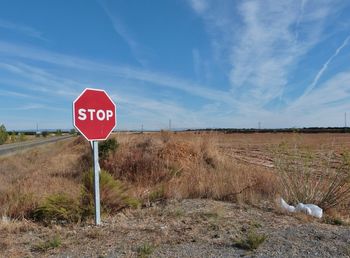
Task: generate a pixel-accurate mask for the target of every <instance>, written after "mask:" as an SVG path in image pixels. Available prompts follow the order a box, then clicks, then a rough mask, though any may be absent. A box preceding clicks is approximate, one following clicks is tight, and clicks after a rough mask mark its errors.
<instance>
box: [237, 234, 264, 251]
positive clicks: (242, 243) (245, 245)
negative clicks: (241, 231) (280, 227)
mask: <svg viewBox="0 0 350 258" xmlns="http://www.w3.org/2000/svg"><path fill="white" fill-rule="evenodd" d="M266 238H267V236H266V235H264V234H258V233H256V232H255V231H254V230H250V231H249V232H248V233H247V235H245V236H243V237H242V238H240V239H236V240H234V246H236V247H238V248H241V249H244V250H249V251H252V250H255V249H257V248H258V247H259V246H260V245H261V244H262V243H264V241H265V240H266Z"/></svg>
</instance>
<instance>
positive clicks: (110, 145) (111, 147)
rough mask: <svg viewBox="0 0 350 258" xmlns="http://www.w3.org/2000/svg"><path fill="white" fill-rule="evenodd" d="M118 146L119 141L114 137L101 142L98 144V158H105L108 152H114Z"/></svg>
mask: <svg viewBox="0 0 350 258" xmlns="http://www.w3.org/2000/svg"><path fill="white" fill-rule="evenodd" d="M118 147H119V143H118V142H117V140H116V139H114V138H111V139H108V140H106V141H103V142H101V143H100V144H99V146H98V153H99V157H100V159H101V160H104V159H106V158H107V157H108V155H109V153H114V152H115V151H116V150H117V148H118Z"/></svg>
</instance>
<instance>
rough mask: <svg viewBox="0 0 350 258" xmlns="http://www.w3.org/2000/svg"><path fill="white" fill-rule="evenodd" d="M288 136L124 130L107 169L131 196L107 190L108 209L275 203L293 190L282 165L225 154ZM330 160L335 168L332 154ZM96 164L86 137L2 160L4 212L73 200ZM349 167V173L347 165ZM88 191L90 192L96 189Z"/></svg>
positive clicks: (265, 147)
mask: <svg viewBox="0 0 350 258" xmlns="http://www.w3.org/2000/svg"><path fill="white" fill-rule="evenodd" d="M282 136H283V135H282ZM282 136H281V135H272V134H271V135H267V134H265V135H263V136H262V135H260V134H257V135H225V134H218V133H174V132H162V133H149V134H148V133H144V134H126V133H118V134H116V135H114V136H113V137H114V138H115V139H116V140H117V141H118V143H119V145H118V148H117V149H116V151H115V152H110V153H106V155H104V157H103V159H102V160H101V167H102V168H103V169H104V170H106V171H107V172H108V173H109V174H110V175H112V176H113V178H114V179H117V180H118V182H120V183H121V184H122V188H123V191H122V192H123V195H124V194H126V195H124V196H123V197H122V199H123V203H122V204H123V205H120V203H121V202H117V204H118V205H115V204H114V203H113V200H114V199H115V200H119V198H118V196H115V193H116V192H113V194H111V193H110V192H109V191H107V192H105V193H103V194H102V196H103V195H106V196H107V197H108V198H109V200H111V201H108V205H111V206H106V207H107V210H108V211H110V212H115V211H118V210H119V208H120V207H124V206H132V203H129V204H128V205H124V203H125V202H124V201H125V200H127V201H128V202H130V201H132V202H134V203H135V204H138V202H137V201H136V200H135V199H133V198H136V199H139V200H140V201H141V202H143V203H144V204H149V203H150V202H152V201H157V200H162V199H167V198H175V199H183V198H211V199H216V200H224V201H234V202H249V203H257V202H260V201H265V200H273V199H274V198H275V197H276V196H277V195H283V196H285V192H284V191H285V189H288V187H286V185H284V184H283V183H281V181H280V180H279V179H280V177H279V176H280V174H279V173H276V170H273V169H271V168H266V167H263V166H257V165H254V164H249V163H242V162H240V161H238V160H236V159H234V158H233V157H231V156H229V155H224V154H225V153H226V152H228V151H230V149H232V148H235V149H245V150H246V151H247V152H249V150H252V149H253V150H254V151H255V150H259V151H260V153H262V154H263V155H262V156H268V154H269V150H270V147H271V145H277V144H279V143H280V142H281V140H282V139H283V137H282ZM286 137H287V139H288V140H289V141H291V139H293V138H295V136H294V135H287V136H286ZM318 137H319V136H318ZM270 138H271V141H270ZM317 139H319V138H316V137H314V136H312V137H311V140H308V141H309V142H310V143H311V144H312V150H315V149H317V148H316V147H317V146H316V140H317ZM327 142H331V141H330V140H327ZM338 147H339V146H338ZM338 147H337V148H338ZM256 153H258V152H254V155H256ZM297 153H299V154H300V153H301V152H298V151H297ZM337 153H338V152H337ZM283 155H284V156H283V157H285V158H287V160H288V157H289V158H290V157H292V155H289V154H288V155H287V153H283ZM300 155H301V154H300ZM302 155H304V154H302ZM297 159H299V160H300V158H297ZM331 160H332V162H331V164H332V166H334V164H335V163H334V162H333V158H331ZM319 161H323V162H324V159H320V158H319V157H318V159H317V160H315V161H313V163H310V164H309V165H308V166H304V168H308V169H309V168H311V169H310V172H307V173H306V171H304V172H303V173H304V174H303V175H304V176H306V177H309V175H312V174H314V170H315V169H316V170H319V169H320V168H324V167H325V166H326V164H323V163H322V162H319ZM293 164H294V163H293V162H292V163H288V162H286V163H281V164H280V165H281V166H284V167H283V171H285V172H286V175H287V176H291V175H294V174H293V173H294V172H293V171H290V170H291V169H292V170H293V169H294V170H298V169H297V168H298V167H297V165H295V164H294V165H293ZM91 166H92V163H91V149H90V146H89V144H88V143H87V142H86V141H85V140H84V139H82V138H75V139H73V140H68V141H66V142H60V143H56V144H51V145H46V146H45V147H41V148H37V149H34V150H30V151H26V152H24V153H19V154H16V155H12V156H9V157H3V158H0V182H2V184H1V185H0V216H9V217H13V218H23V217H29V216H30V214H31V213H32V212H33V210H35V209H36V208H37V207H39V206H40V204H43V203H45V200H46V199H47V198H48V197H50V196H52V195H56V194H62V193H64V194H65V195H67V197H69V198H72V199H74V200H79V198H81V194H82V189H83V185H86V182H85V184H84V175H86V173H88V171H89V170H90V168H91ZM343 171H348V170H346V169H345V168H344V170H343ZM322 177H323V178H324V179H327V180H328V179H331V178H332V177H330V176H329V175H328V176H327V175H324V176H322ZM293 178H294V177H292V178H291V179H293ZM295 178H296V177H295ZM311 178H312V177H311V176H310V178H309V179H310V184H309V185H311V186H312V184H314V183H316V185H317V184H318V185H319V186H320V188H319V189H322V191H323V190H324V189H325V188H323V187H321V185H322V184H321V183H317V182H318V181H317V180H319V179H320V177H316V178H314V179H311ZM335 178H336V180H335V181H333V183H332V181H325V182H329V183H330V184H329V185H328V186H329V188H328V189H333V190H332V193H333V194H339V193H343V192H342V191H343V190H345V189H347V188H345V185H341V182H343V181H342V180H339V179H340V177H335ZM85 179H86V178H85ZM295 180H296V179H295ZM298 180H299V179H298ZM300 180H301V181H294V182H290V183H289V185H290V186H291V185H295V188H298V186H301V182H303V181H305V178H304V179H300ZM85 181H86V180H85ZM109 181H110V180H109ZM322 182H323V181H322ZM118 184H119V183H118ZM336 186H337V187H336ZM339 186H340V187H339ZM117 188H118V187H117ZM309 189H312V188H309ZM89 191H90V192H91V189H90V188H89ZM307 191H309V190H307ZM289 192H291V191H289ZM311 192H312V191H311ZM316 195H317V194H316ZM316 195H315V196H316ZM325 195H326V196H327V194H325ZM290 196H292V195H290ZM110 197H111V198H110ZM129 197H130V198H129ZM288 198H289V197H287V199H288ZM290 200H292V197H291V199H290ZM297 200H298V201H299V200H303V201H305V199H301V198H299V197H298V198H296V199H294V200H292V201H293V202H296V201H297ZM310 200H312V199H310ZM346 202H347V200H342V201H341V203H340V205H343V204H344V203H346ZM135 206H137V205H135Z"/></svg>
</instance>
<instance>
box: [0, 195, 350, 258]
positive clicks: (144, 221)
mask: <svg viewBox="0 0 350 258" xmlns="http://www.w3.org/2000/svg"><path fill="white" fill-rule="evenodd" d="M90 223H91V222H90ZM249 234H254V235H256V236H265V237H266V240H265V241H264V242H263V243H262V244H261V245H259V246H258V247H257V248H256V249H254V250H245V249H242V248H241V247H238V243H239V240H240V239H243V240H244V239H246V238H247V236H248V235H249ZM0 235H1V237H0V256H1V257H201V258H203V257H241V256H246V257H350V227H349V226H334V225H329V224H325V223H324V222H322V221H318V220H317V219H313V218H308V217H306V216H303V215H298V216H290V215H286V214H281V213H278V212H275V211H274V210H273V209H272V208H270V209H266V208H265V209H259V208H256V207H252V206H247V205H241V206H240V205H237V204H232V203H226V202H218V201H212V200H200V199H196V200H183V201H181V202H176V201H171V202H168V203H167V204H159V205H156V206H153V207H148V208H144V209H140V210H126V211H124V212H122V213H119V214H117V215H116V216H113V217H104V218H103V225H102V226H101V227H97V228H96V227H94V226H93V225H91V224H89V223H86V224H81V225H70V226H63V227H62V226H51V227H44V226H41V225H37V224H33V223H31V222H26V223H24V222H6V223H5V222H2V224H1V227H0ZM55 236H56V237H58V238H59V239H60V240H61V241H60V242H61V243H60V244H59V245H58V246H57V247H54V246H50V245H47V248H37V247H38V246H43V243H47V242H49V241H50V239H53V238H54V237H55ZM44 246H45V245H44Z"/></svg>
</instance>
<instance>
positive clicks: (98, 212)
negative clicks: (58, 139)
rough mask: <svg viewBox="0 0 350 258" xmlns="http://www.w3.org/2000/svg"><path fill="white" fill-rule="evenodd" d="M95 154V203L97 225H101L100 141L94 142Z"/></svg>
mask: <svg viewBox="0 0 350 258" xmlns="http://www.w3.org/2000/svg"><path fill="white" fill-rule="evenodd" d="M92 144H93V152H94V202H95V224H96V225H100V224H101V208H100V166H99V163H98V141H93V143H92Z"/></svg>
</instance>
